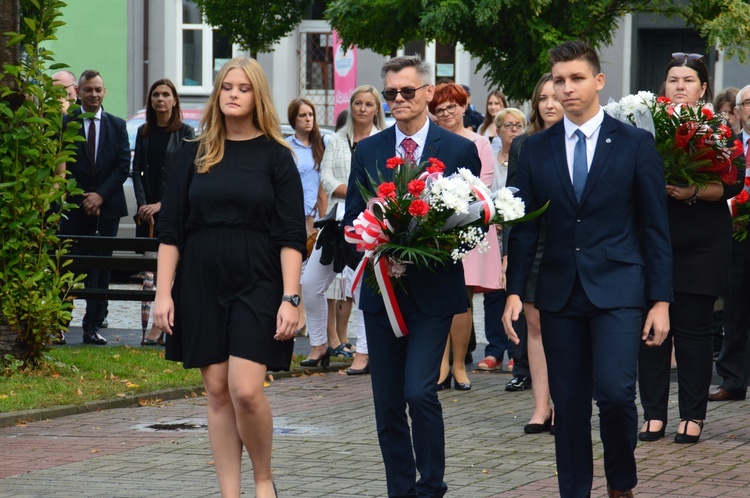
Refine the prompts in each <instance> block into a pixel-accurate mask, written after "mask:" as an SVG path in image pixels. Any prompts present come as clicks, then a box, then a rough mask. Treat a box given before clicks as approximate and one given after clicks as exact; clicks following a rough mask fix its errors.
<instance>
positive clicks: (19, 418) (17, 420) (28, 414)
mask: <svg viewBox="0 0 750 498" xmlns="http://www.w3.org/2000/svg"><path fill="white" fill-rule="evenodd" d="M345 366H348V363H332V364H331V365H329V366H328V369H324V368H322V367H305V368H296V369H294V370H290V371H288V372H271V373H270V375H272V376H273V378H274V379H286V378H290V377H295V376H297V375H307V374H310V373H317V372H329V371H330V372H336V371H338V369H340V368H341V367H345ZM202 390H203V386H193V387H179V388H172V389H162V390H160V391H152V392H147V393H141V394H134V395H131V396H125V397H123V398H115V399H104V400H99V401H89V402H87V403H82V404H80V405H62V406H50V407H47V408H35V409H32V410H22V411H18V412H6V413H0V428H2V427H11V426H14V425H19V424H24V423H27V422H38V421H40V420H48V419H53V418H59V417H67V416H68V415H76V414H79V413H89V412H95V411H101V410H111V409H113V408H127V407H131V406H138V404H139V403H140V402H141V401H147V400H154V399H161V400H174V399H180V398H187V397H191V396H194V395H195V393H196V391H197V392H201V391H202Z"/></svg>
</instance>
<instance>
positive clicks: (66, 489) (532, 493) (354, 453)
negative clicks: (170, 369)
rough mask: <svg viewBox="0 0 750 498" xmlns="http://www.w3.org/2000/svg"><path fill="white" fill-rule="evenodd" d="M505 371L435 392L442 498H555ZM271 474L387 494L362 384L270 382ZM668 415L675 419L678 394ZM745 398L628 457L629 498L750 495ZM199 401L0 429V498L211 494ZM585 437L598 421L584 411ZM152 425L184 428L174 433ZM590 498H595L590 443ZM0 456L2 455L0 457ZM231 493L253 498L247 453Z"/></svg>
mask: <svg viewBox="0 0 750 498" xmlns="http://www.w3.org/2000/svg"><path fill="white" fill-rule="evenodd" d="M509 379H510V375H509V374H507V373H480V372H476V373H473V374H471V380H472V386H473V388H472V390H471V391H468V392H458V391H453V390H451V391H445V392H442V393H441V394H440V396H441V400H442V402H443V408H444V415H445V421H446V449H447V469H446V482H447V483H448V486H449V495H448V496H456V497H462V498H463V497H466V498H469V497H503V498H537V497H539V498H541V497H554V496H557V485H556V477H555V459H554V444H553V437H552V436H550V435H549V434H542V435H534V436H530V435H524V434H523V432H522V427H523V424H525V423H526V422H527V417H528V416H529V414H530V413H531V406H532V397H531V392H529V391H526V392H522V393H507V392H505V391H504V390H503V389H502V387H503V386H504V384H505V382H507V381H508V380H509ZM267 392H268V396H269V398H270V400H271V405H272V407H273V410H274V415H275V419H274V426H275V438H274V459H273V466H274V472H275V480H276V484H277V486H278V489H279V493H280V496H282V497H299V498H318V497H335V498H348V497H376V496H384V495H385V485H384V473H383V466H382V463H381V460H380V452H379V448H378V445H377V437H376V434H375V430H374V425H375V424H374V417H373V410H372V405H371V403H372V401H371V389H370V384H369V378H368V377H348V376H346V375H341V374H340V373H338V372H329V373H325V374H324V373H316V374H312V375H303V376H298V377H291V378H283V379H277V380H276V381H275V382H273V383H272V384H271V386H270V387H269V388H268V390H267ZM671 401H672V402H671V404H670V408H671V409H670V418H671V420H672V421H676V419H677V414H676V402H675V401H676V393H675V392H674V389H673V392H672V397H671ZM747 408H748V405H747V404H746V402H729V403H711V404H709V410H710V412H709V416H708V423H707V425H706V429H705V431H704V436H703V438H702V440H701V442H700V444H698V445H677V444H674V443H673V442H672V441H671V438H672V437H673V435H674V425H675V424H674V422H673V423H671V424H670V425H669V427H668V429H670V431H668V434H667V438H666V439H664V440H662V441H660V442H658V443H650V444H644V443H641V444H640V445H639V447H638V450H637V456H638V462H639V469H640V479H641V482H640V484H639V486H638V488H637V494H638V496H641V497H715V496H721V497H747V496H750V445H748V441H749V440H750V436H749V435H748V429H747V428H748V426H749V425H750V415H749V414H748V410H747ZM205 410H206V408H205V399H203V398H202V397H201V396H196V397H187V398H184V399H179V400H174V401H165V402H162V403H158V404H155V405H153V406H142V407H130V408H118V409H111V410H103V411H96V412H91V413H83V414H77V415H71V416H66V417H62V418H57V419H53V420H45V421H41V422H34V423H29V424H25V425H22V426H16V427H6V428H3V429H0V448H2V451H3V453H4V454H5V455H6V457H5V458H2V459H0V497H3V498H4V497H71V496H83V497H149V496H163V497H171V496H180V497H185V498H192V497H203V496H219V493H218V486H217V484H216V479H215V476H214V472H213V468H212V467H211V453H210V449H209V445H208V438H207V433H206V431H205V428H204V425H205ZM593 422H594V432H595V434H596V432H597V429H598V426H597V424H598V420H597V418H596V417H594V421H593ZM155 424H166V425H168V426H169V425H173V424H185V425H186V426H187V427H189V428H190V429H188V430H181V431H166V430H154V429H153V428H151V427H152V426H153V425H155ZM594 450H595V455H596V458H597V462H596V466H595V473H596V479H595V482H594V493H593V496H605V495H606V491H605V481H604V479H603V469H602V460H601V446H600V444H599V443H598V441H597V443H596V445H595V448H594ZM7 455H12V456H11V457H8V456H7ZM245 463H246V465H245V472H244V482H243V486H244V489H245V490H246V494H248V495H249V496H252V477H251V472H250V469H249V466H250V463H249V460H247V458H246V462H245Z"/></svg>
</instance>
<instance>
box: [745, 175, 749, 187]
mask: <svg viewBox="0 0 750 498" xmlns="http://www.w3.org/2000/svg"><path fill="white" fill-rule="evenodd" d="M745 186H746V187H750V176H746V177H745Z"/></svg>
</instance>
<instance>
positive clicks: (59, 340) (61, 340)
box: [49, 330, 67, 346]
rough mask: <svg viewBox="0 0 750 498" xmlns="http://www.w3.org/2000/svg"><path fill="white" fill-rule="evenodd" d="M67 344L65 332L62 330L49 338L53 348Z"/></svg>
mask: <svg viewBox="0 0 750 498" xmlns="http://www.w3.org/2000/svg"><path fill="white" fill-rule="evenodd" d="M66 342H67V341H66V340H65V332H63V331H62V330H60V331H59V332H57V333H54V334H52V335H51V336H50V338H49V343H50V345H52V346H62V345H64V344H66Z"/></svg>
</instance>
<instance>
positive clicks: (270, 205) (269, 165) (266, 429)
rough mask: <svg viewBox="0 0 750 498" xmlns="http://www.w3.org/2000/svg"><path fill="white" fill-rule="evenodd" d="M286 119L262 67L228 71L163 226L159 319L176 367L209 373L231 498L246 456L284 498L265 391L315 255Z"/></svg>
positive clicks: (187, 155)
mask: <svg viewBox="0 0 750 498" xmlns="http://www.w3.org/2000/svg"><path fill="white" fill-rule="evenodd" d="M278 119H279V118H278V115H277V114H276V109H275V108H274V106H273V99H272V97H271V91H270V89H269V86H268V80H267V79H266V75H265V73H264V72H263V69H262V68H261V66H260V65H259V64H258V62H257V61H255V60H254V59H244V58H236V59H232V60H230V61H229V62H227V63H226V64H224V66H223V67H222V68H221V70H220V71H219V74H218V75H217V77H216V82H215V83H214V88H213V91H212V92H211V95H210V96H209V98H208V103H207V104H206V110H205V113H204V114H203V118H202V120H201V129H202V133H201V135H200V138H199V139H198V140H197V141H194V142H192V143H190V144H188V145H187V146H186V147H185V148H184V149H183V152H182V153H181V154H180V156H179V158H178V160H177V162H176V163H175V165H174V168H173V169H174V171H173V174H172V175H171V176H172V178H171V179H170V181H169V188H168V189H167V192H166V194H165V196H164V201H163V209H162V212H161V216H160V218H159V225H158V227H157V228H158V235H159V242H160V245H159V257H158V268H159V270H158V274H157V278H158V285H157V288H156V301H155V303H154V320H155V322H156V324H157V326H158V327H160V328H161V329H162V330H164V331H165V332H167V333H168V334H173V335H172V336H171V337H170V338H169V340H168V341H167V359H169V360H175V361H182V362H183V364H184V366H185V368H200V369H201V374H202V376H203V383H204V386H205V390H206V393H207V402H208V436H209V441H210V443H211V451H212V453H213V457H214V469H215V470H216V475H217V477H218V480H219V488H220V490H221V495H222V496H224V497H239V496H240V494H241V489H240V483H241V477H242V452H243V448H247V452H248V454H249V456H250V460H251V462H252V468H253V477H254V480H255V496H256V498H275V497H276V496H277V495H276V492H275V486H274V484H273V480H272V473H271V450H272V446H273V416H272V414H271V407H270V404H269V402H268V399H267V398H266V395H265V392H264V388H263V382H264V380H265V377H266V372H267V371H268V370H272V371H273V370H289V366H290V363H291V360H292V351H293V349H294V339H293V338H294V332H295V330H297V324H298V321H299V314H298V310H297V306H298V305H299V280H300V269H301V267H302V260H303V258H304V255H306V254H307V249H306V247H305V220H304V203H303V194H302V183H301V182H300V178H299V173H298V172H297V167H296V166H295V164H294V158H293V157H292V152H291V150H290V148H289V144H288V143H287V142H286V141H285V140H284V137H283V135H282V134H281V128H280V126H279V120H278ZM178 262H179V264H178ZM173 284H174V285H173ZM173 296H174V298H173Z"/></svg>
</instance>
